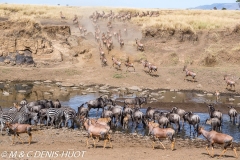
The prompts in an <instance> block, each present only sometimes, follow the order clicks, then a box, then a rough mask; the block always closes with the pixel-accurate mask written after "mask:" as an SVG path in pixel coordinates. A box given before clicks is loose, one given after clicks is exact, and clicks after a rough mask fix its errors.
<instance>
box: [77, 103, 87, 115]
mask: <svg viewBox="0 0 240 160" xmlns="http://www.w3.org/2000/svg"><path fill="white" fill-rule="evenodd" d="M88 112H89V110H88V108H85V107H84V103H83V104H82V105H81V106H80V107H78V112H77V116H78V118H80V116H83V117H85V118H88Z"/></svg>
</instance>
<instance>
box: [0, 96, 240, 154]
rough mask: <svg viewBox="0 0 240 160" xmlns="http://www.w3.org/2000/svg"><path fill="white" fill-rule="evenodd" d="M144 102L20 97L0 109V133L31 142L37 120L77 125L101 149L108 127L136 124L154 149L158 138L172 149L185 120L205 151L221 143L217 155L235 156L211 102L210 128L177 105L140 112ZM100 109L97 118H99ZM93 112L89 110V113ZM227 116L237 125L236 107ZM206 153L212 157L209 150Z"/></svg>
mask: <svg viewBox="0 0 240 160" xmlns="http://www.w3.org/2000/svg"><path fill="white" fill-rule="evenodd" d="M146 104H147V98H146V97H135V98H127V99H125V100H124V103H123V104H122V105H119V104H116V101H115V100H113V99H111V98H108V97H107V96H104V95H103V96H100V97H98V98H97V99H94V100H90V101H88V102H85V103H83V104H81V105H80V106H79V107H78V109H77V111H75V109H73V108H71V107H65V106H62V105H61V103H60V101H59V100H56V101H51V100H45V99H44V100H37V101H34V102H27V100H26V99H23V100H22V101H21V102H19V103H14V106H13V107H10V109H8V110H2V108H1V110H0V122H1V132H2V130H3V129H4V130H6V134H13V135H14V136H13V140H12V144H14V138H15V136H17V137H18V138H20V137H19V134H20V133H27V134H28V135H29V144H30V143H31V140H32V133H31V125H36V124H39V123H40V124H41V125H40V127H41V126H42V125H46V126H47V127H49V126H51V128H52V127H53V128H55V127H56V128H61V127H69V128H79V129H85V130H86V131H87V133H88V138H87V146H88V144H89V139H90V138H91V139H92V140H93V142H94V147H96V142H98V141H99V140H104V145H103V148H105V147H106V144H107V142H109V143H110V145H111V147H112V143H111V138H112V137H111V134H112V132H111V131H110V130H111V129H114V128H116V127H118V128H119V127H120V126H122V129H123V130H126V129H128V128H129V127H132V129H135V131H136V128H137V126H138V125H142V126H143V127H144V128H145V129H148V136H151V138H152V140H153V141H152V147H153V149H154V148H155V147H154V144H155V141H158V140H159V142H160V144H161V145H162V146H163V148H164V149H165V146H164V145H163V144H162V142H161V140H163V139H168V140H170V142H171V149H172V150H174V148H175V136H176V135H177V134H178V133H179V132H180V131H181V129H183V127H184V125H185V123H188V124H189V125H190V131H189V132H190V135H191V133H192V134H193V136H194V137H195V136H199V135H201V134H202V135H203V136H204V137H205V138H206V139H207V141H208V147H207V148H206V149H207V151H208V148H209V147H210V146H212V147H214V144H215V143H216V144H224V150H223V152H222V154H221V155H220V156H222V155H223V154H224V153H225V152H226V149H227V147H231V148H232V149H233V150H234V152H235V156H236V157H238V155H237V152H236V148H234V146H233V137H231V136H230V135H227V134H224V133H221V128H222V123H223V118H222V116H223V113H221V112H220V111H219V110H216V109H215V107H214V105H213V104H206V105H207V108H208V112H209V118H208V119H207V120H206V123H207V124H210V125H211V128H212V130H211V131H207V130H204V128H203V127H202V126H200V117H199V116H198V115H197V114H194V113H193V112H191V111H185V110H183V109H180V108H178V107H173V108H172V109H171V110H169V111H163V110H159V109H156V108H152V107H148V108H147V110H146V112H145V113H143V112H142V111H141V110H140V109H141V108H142V106H143V105H146ZM91 109H97V111H96V113H95V114H96V116H95V117H90V116H89V115H90V110H91ZM99 109H101V110H102V112H101V116H100V117H98V111H99ZM93 114H94V113H93V112H91V115H93ZM228 115H229V117H230V121H231V122H232V123H234V124H236V123H237V119H238V115H237V111H236V109H235V108H233V107H229V112H228ZM130 122H131V123H130ZM239 122H240V121H239ZM172 124H174V125H172ZM191 126H192V127H193V130H192V127H191ZM236 126H237V125H236ZM239 126H240V125H238V127H239ZM223 127H224V126H223ZM20 140H21V139H20ZM208 153H209V155H210V156H213V155H212V154H211V153H210V152H209V151H208Z"/></svg>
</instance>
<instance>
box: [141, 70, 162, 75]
mask: <svg viewBox="0 0 240 160" xmlns="http://www.w3.org/2000/svg"><path fill="white" fill-rule="evenodd" d="M143 71H144V72H145V73H146V74H149V75H150V76H151V77H159V75H158V74H153V73H149V72H148V71H146V70H143Z"/></svg>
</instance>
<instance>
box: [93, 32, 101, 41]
mask: <svg viewBox="0 0 240 160" xmlns="http://www.w3.org/2000/svg"><path fill="white" fill-rule="evenodd" d="M94 37H95V40H96V41H97V42H99V41H100V38H99V36H98V33H97V32H96V31H95V36H94Z"/></svg>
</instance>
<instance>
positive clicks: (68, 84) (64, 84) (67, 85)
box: [61, 82, 75, 87]
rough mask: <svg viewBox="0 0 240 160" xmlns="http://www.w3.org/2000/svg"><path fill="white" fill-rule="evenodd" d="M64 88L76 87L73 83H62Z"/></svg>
mask: <svg viewBox="0 0 240 160" xmlns="http://www.w3.org/2000/svg"><path fill="white" fill-rule="evenodd" d="M61 85H62V87H74V86H75V84H73V83H68V82H62V84H61Z"/></svg>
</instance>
